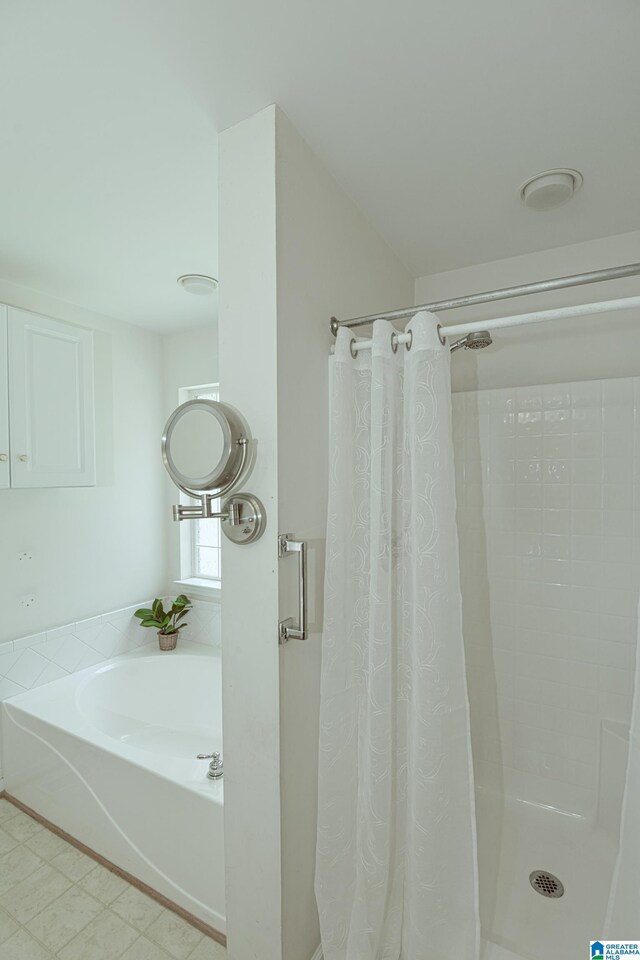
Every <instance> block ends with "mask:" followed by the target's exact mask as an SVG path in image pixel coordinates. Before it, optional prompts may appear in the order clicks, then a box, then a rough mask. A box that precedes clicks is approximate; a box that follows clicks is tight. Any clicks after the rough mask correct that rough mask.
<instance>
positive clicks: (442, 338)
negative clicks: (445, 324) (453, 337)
mask: <svg viewBox="0 0 640 960" xmlns="http://www.w3.org/2000/svg"><path fill="white" fill-rule="evenodd" d="M438 340H439V341H440V343H441V344H442V346H443V347H446V345H447V338H446V337H443V336H442V324H441V323H439V324H438Z"/></svg>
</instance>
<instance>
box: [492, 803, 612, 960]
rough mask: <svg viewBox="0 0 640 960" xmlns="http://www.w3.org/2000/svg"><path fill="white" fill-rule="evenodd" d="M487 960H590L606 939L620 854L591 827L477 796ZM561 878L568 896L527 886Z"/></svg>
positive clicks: (559, 813) (582, 820)
mask: <svg viewBox="0 0 640 960" xmlns="http://www.w3.org/2000/svg"><path fill="white" fill-rule="evenodd" d="M478 794H479V796H478V806H477V812H478V858H479V869H480V911H481V920H482V930H483V935H484V937H485V940H486V941H487V942H486V943H485V947H484V953H483V955H482V960H548V958H549V957H550V956H554V957H562V958H563V960H584V957H585V956H588V948H589V940H595V939H601V938H602V936H603V925H604V918H605V912H606V908H607V898H608V895H609V888H610V884H611V875H612V872H613V866H614V862H615V855H616V850H615V846H614V844H613V842H612V841H611V840H610V839H609V838H608V837H607V836H606V835H605V834H604V832H603V831H602V830H601V829H600V828H599V827H597V826H596V824H595V823H594V821H593V820H591V819H587V818H585V817H581V816H575V815H572V814H567V813H564V812H562V811H559V810H555V809H552V808H547V807H541V806H539V805H537V804H532V803H527V802H525V801H522V800H516V799H509V798H502V797H501V796H500V795H498V794H492V793H489V792H486V791H484V790H479V791H478ZM533 870H545V871H549V872H550V873H553V874H555V876H556V877H558V878H559V879H560V880H561V881H562V883H563V884H564V887H565V893H564V896H563V897H561V898H560V899H550V898H547V897H544V896H541V895H540V894H539V893H537V892H536V891H535V890H534V889H533V888H532V887H531V885H530V883H529V874H530V873H531V872H532V871H533Z"/></svg>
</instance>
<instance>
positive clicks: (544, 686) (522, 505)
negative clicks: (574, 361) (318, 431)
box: [453, 378, 640, 814]
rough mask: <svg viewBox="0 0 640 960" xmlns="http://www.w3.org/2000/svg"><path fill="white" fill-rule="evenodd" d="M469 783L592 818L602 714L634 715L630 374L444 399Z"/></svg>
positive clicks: (636, 527)
mask: <svg viewBox="0 0 640 960" xmlns="http://www.w3.org/2000/svg"><path fill="white" fill-rule="evenodd" d="M453 411H454V443H455V455H456V474H457V497H458V523H459V534H460V552H461V576H462V586H463V590H462V592H463V604H464V630H465V646H466V651H467V671H468V682H469V697H470V701H471V717H472V736H473V748H474V762H475V766H476V776H477V779H478V782H479V783H480V784H483V785H485V786H487V787H491V786H496V787H497V788H498V789H504V790H505V791H506V793H507V794H509V795H512V796H517V797H521V798H523V799H527V800H530V801H533V802H539V803H545V804H551V805H553V806H558V807H560V808H563V809H566V810H571V811H574V812H576V813H583V814H586V813H590V812H592V811H593V809H594V807H595V804H596V800H597V781H598V760H599V744H600V730H601V723H602V721H603V720H607V719H609V720H620V721H623V722H625V723H628V722H629V719H630V714H631V703H632V694H633V674H634V665H635V656H636V644H637V607H638V593H639V584H640V546H639V542H640V441H639V440H638V430H639V429H640V379H639V378H634V379H618V380H601V381H588V382H582V383H567V384H552V385H545V386H539V387H526V388H517V389H504V390H487V391H478V392H469V393H458V394H454V398H453Z"/></svg>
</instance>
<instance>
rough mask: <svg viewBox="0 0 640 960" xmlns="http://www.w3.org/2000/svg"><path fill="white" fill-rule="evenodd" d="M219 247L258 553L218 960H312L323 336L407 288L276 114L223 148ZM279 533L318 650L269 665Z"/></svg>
mask: <svg viewBox="0 0 640 960" xmlns="http://www.w3.org/2000/svg"><path fill="white" fill-rule="evenodd" d="M219 247H220V276H221V278H222V283H221V288H220V375H221V387H222V390H223V394H224V396H225V399H228V400H229V401H230V402H231V403H234V404H235V405H236V406H238V408H239V409H240V410H241V411H242V412H243V413H244V414H245V415H246V416H247V418H248V420H249V423H250V425H251V428H252V431H253V433H254V435H255V436H256V437H257V438H258V459H257V463H256V469H255V471H254V474H253V476H252V477H251V480H250V483H249V485H248V486H249V488H250V489H251V490H252V491H253V492H255V493H256V494H257V495H258V496H259V497H260V498H261V499H262V500H263V502H264V504H265V506H266V508H267V516H268V519H267V529H266V533H265V535H264V537H263V538H262V540H261V541H259V542H258V543H256V544H255V545H252V546H251V547H247V548H245V547H234V546H233V545H232V544H229V543H228V542H224V543H223V566H224V597H225V602H224V606H223V611H222V613H223V619H222V646H223V677H224V723H225V751H226V754H225V771H226V772H225V778H226V780H225V782H226V786H225V803H226V806H225V846H226V850H227V855H228V862H229V864H233V867H229V868H228V873H227V930H228V938H229V940H228V952H229V960H236V958H238V960H239V958H242V960H244V958H247V957H260V960H283V958H284V960H310V958H311V957H312V955H313V954H314V953H315V950H316V948H317V946H318V943H319V933H318V927H317V914H316V907H315V901H314V896H313V872H314V854H315V823H316V821H315V804H316V789H317V785H316V772H317V747H318V692H319V669H320V630H321V619H322V569H323V546H324V536H325V509H326V496H325V490H326V481H327V374H328V354H329V347H330V344H331V342H332V338H331V336H330V334H329V330H328V320H329V317H330V316H331V314H332V313H337V314H338V315H348V314H353V313H362V312H367V311H371V310H374V309H376V308H380V307H383V308H384V307H389V308H390V307H391V306H393V305H394V304H396V303H398V302H401V303H405V302H410V300H411V296H412V293H413V283H412V281H411V279H410V277H409V275H408V274H407V272H406V271H405V270H404V268H403V266H402V265H401V264H400V263H399V262H398V260H397V259H396V257H395V256H394V255H393V253H392V252H391V251H390V250H389V248H388V247H387V246H386V245H385V243H384V242H383V241H382V240H381V238H380V237H379V236H378V235H377V234H376V232H375V231H374V230H373V228H372V227H371V225H370V224H369V223H368V222H367V220H366V219H365V218H364V217H363V216H362V215H361V213H360V212H359V211H358V209H357V208H356V207H355V206H354V204H353V203H352V202H351V200H350V199H349V198H348V197H346V196H345V194H344V193H343V191H342V190H341V189H340V187H339V186H338V185H337V184H336V183H335V181H334V180H333V179H332V178H331V177H330V176H329V174H328V173H327V171H326V170H325V169H324V168H323V166H322V164H321V163H320V162H319V160H318V159H317V158H316V157H315V156H314V155H313V153H312V152H311V151H310V150H309V148H308V146H307V145H306V144H305V143H304V141H303V140H302V139H301V138H300V136H299V135H298V133H297V132H296V131H295V129H294V128H293V126H292V125H291V124H290V123H289V121H288V120H287V118H286V117H285V116H284V115H283V114H282V113H281V112H280V111H278V110H277V108H275V107H269V108H267V109H265V110H263V111H261V113H259V114H257V115H255V116H254V117H251V118H250V119H249V120H246V121H244V122H243V123H240V124H238V125H237V126H235V127H233V128H231V129H230V130H227V131H224V132H223V133H222V134H221V136H220V244H219ZM278 531H281V532H291V533H293V534H294V536H296V537H301V538H305V539H307V540H308V542H309V546H310V565H309V574H310V593H309V597H310V606H311V611H310V616H311V636H310V637H309V639H308V640H307V641H305V642H304V643H301V642H299V641H290V642H289V643H288V644H286V645H285V646H283V647H282V648H280V649H278V620H279V619H280V618H281V617H290V616H296V615H297V605H296V585H297V580H296V577H297V571H296V562H295V559H292V558H289V559H284V560H278V559H277V533H278ZM249 853H250V855H249Z"/></svg>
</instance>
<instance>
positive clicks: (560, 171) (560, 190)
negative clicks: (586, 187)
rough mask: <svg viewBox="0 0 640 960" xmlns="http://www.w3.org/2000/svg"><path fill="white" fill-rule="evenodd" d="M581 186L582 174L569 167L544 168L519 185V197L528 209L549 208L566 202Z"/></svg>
mask: <svg viewBox="0 0 640 960" xmlns="http://www.w3.org/2000/svg"><path fill="white" fill-rule="evenodd" d="M581 186H582V174H581V173H580V172H579V171H578V170H571V169H570V168H569V167H558V168H557V169H555V170H544V171H543V172H542V173H537V174H536V175H535V177H529V179H528V180H526V181H525V182H524V183H523V184H522V186H521V187H520V199H521V200H522V202H523V203H524V205H525V207H529V209H530V210H551V209H552V208H553V207H559V206H560V204H561V203H566V202H567V200H570V199H571V197H572V196H573V195H574V193H575V192H576V190H579V189H580V187H581Z"/></svg>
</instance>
